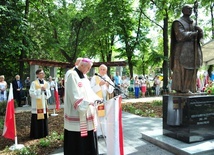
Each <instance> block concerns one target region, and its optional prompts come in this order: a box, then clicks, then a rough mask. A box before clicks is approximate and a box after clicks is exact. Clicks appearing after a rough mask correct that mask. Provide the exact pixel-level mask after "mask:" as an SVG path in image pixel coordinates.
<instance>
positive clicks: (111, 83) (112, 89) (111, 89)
mask: <svg viewBox="0 0 214 155" xmlns="http://www.w3.org/2000/svg"><path fill="white" fill-rule="evenodd" d="M107 81H108V82H109V83H110V84H109V86H108V89H107V91H108V93H110V94H111V93H113V91H114V87H113V86H114V82H113V81H112V80H111V79H110V78H109V77H108V78H107ZM112 85H113V86H112Z"/></svg>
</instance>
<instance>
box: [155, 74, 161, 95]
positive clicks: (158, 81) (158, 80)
mask: <svg viewBox="0 0 214 155" xmlns="http://www.w3.org/2000/svg"><path fill="white" fill-rule="evenodd" d="M160 84H161V81H160V79H159V76H157V75H156V76H155V79H154V85H155V95H156V96H159V95H160Z"/></svg>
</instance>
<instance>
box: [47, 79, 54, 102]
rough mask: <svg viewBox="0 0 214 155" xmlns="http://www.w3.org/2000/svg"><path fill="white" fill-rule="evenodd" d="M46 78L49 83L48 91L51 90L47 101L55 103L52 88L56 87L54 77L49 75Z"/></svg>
mask: <svg viewBox="0 0 214 155" xmlns="http://www.w3.org/2000/svg"><path fill="white" fill-rule="evenodd" d="M48 80H49V81H48V83H49V86H50V91H51V97H50V98H49V99H48V103H49V104H50V105H53V104H54V103H55V98H54V90H55V88H56V83H55V81H54V79H53V78H52V77H51V76H49V79H48Z"/></svg>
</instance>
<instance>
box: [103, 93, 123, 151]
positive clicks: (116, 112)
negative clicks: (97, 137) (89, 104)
mask: <svg viewBox="0 0 214 155" xmlns="http://www.w3.org/2000/svg"><path fill="white" fill-rule="evenodd" d="M121 101H122V97H121V96H118V97H115V98H112V99H110V100H109V101H107V103H106V104H105V107H106V118H107V119H106V120H107V121H106V122H107V125H106V127H107V128H106V131H107V132H106V144H107V155H124V147H123V126H122V103H121Z"/></svg>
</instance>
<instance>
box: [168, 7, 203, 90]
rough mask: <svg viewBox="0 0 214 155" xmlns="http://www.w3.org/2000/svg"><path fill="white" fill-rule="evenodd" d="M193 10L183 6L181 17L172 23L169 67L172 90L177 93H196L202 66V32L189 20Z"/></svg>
mask: <svg viewBox="0 0 214 155" xmlns="http://www.w3.org/2000/svg"><path fill="white" fill-rule="evenodd" d="M192 11H193V8H192V6H191V5H184V6H183V8H182V13H183V16H182V17H181V18H179V19H177V20H175V21H174V22H173V23H172V30H171V51H170V52H171V56H170V61H171V62H170V63H171V64H170V65H171V70H172V71H173V74H172V90H175V91H176V92H177V93H194V92H196V78H197V71H198V68H199V67H200V66H201V65H202V62H203V61H202V59H203V58H202V52H201V47H200V39H201V38H202V37H203V31H202V29H201V28H200V27H198V26H197V25H196V24H195V23H194V22H193V20H192V19H191V18H190V15H191V14H192Z"/></svg>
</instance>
